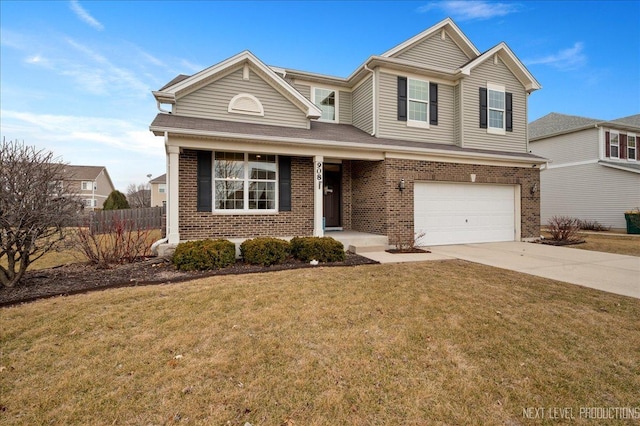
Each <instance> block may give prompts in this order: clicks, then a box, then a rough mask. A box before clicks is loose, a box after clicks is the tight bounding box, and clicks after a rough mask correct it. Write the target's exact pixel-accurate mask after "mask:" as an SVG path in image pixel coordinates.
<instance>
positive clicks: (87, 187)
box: [81, 180, 93, 191]
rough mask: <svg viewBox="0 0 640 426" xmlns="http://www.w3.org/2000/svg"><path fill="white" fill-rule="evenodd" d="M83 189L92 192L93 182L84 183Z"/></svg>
mask: <svg viewBox="0 0 640 426" xmlns="http://www.w3.org/2000/svg"><path fill="white" fill-rule="evenodd" d="M81 188H82V190H83V191H91V190H92V189H93V181H90V180H86V181H82V184H81Z"/></svg>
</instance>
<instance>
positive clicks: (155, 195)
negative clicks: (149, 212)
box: [149, 174, 167, 207]
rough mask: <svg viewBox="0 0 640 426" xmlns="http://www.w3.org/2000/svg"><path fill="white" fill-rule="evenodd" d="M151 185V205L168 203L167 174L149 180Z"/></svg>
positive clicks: (156, 205) (157, 205)
mask: <svg viewBox="0 0 640 426" xmlns="http://www.w3.org/2000/svg"><path fill="white" fill-rule="evenodd" d="M149 184H150V185H151V207H159V206H164V205H166V204H167V175H166V174H164V175H160V176H158V177H157V178H154V179H151V180H150V181H149Z"/></svg>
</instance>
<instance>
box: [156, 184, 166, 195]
mask: <svg viewBox="0 0 640 426" xmlns="http://www.w3.org/2000/svg"><path fill="white" fill-rule="evenodd" d="M166 190H167V184H166V183H161V184H158V192H159V193H161V194H164V193H165V191H166Z"/></svg>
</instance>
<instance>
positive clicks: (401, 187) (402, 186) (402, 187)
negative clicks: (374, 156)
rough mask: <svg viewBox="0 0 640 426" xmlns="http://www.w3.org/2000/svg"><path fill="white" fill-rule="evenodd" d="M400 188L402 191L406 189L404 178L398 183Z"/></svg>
mask: <svg viewBox="0 0 640 426" xmlns="http://www.w3.org/2000/svg"><path fill="white" fill-rule="evenodd" d="M398 189H399V190H400V192H402V191H404V179H400V182H399V183H398Z"/></svg>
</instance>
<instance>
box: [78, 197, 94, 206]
mask: <svg viewBox="0 0 640 426" xmlns="http://www.w3.org/2000/svg"><path fill="white" fill-rule="evenodd" d="M82 202H83V203H84V205H85V207H95V206H96V205H97V204H96V200H95V199H93V198H86V199H84V200H82Z"/></svg>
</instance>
